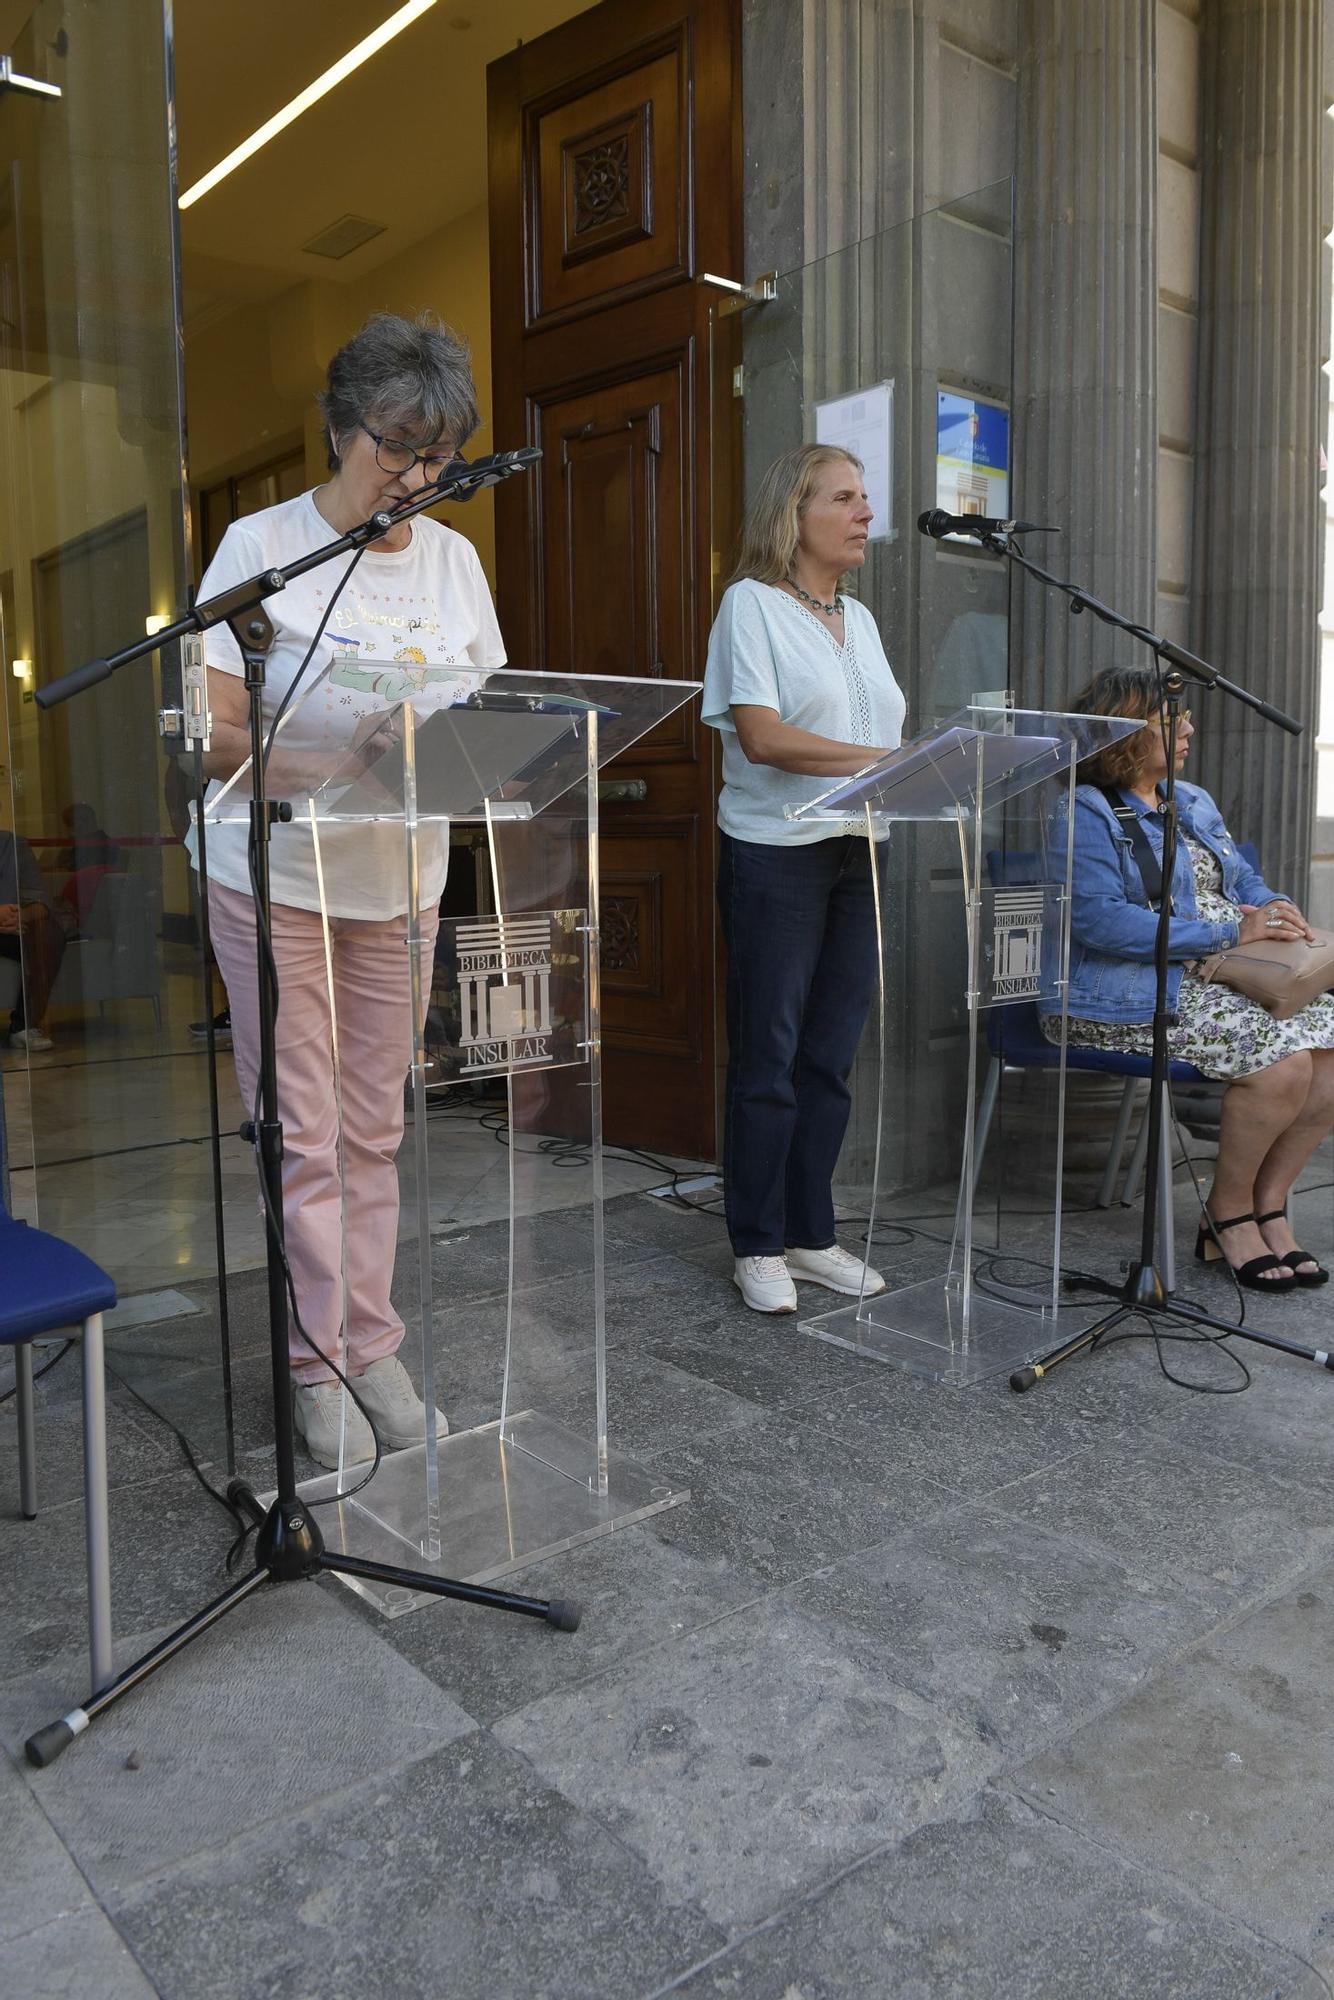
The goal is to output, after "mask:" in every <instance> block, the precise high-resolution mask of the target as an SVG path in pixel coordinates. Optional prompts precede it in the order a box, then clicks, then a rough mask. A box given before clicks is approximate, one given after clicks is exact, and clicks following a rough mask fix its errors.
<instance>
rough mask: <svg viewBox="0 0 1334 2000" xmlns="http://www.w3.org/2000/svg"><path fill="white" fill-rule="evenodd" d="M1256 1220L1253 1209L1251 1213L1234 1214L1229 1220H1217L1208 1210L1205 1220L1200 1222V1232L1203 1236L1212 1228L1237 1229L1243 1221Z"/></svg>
mask: <svg viewBox="0 0 1334 2000" xmlns="http://www.w3.org/2000/svg"><path fill="white" fill-rule="evenodd" d="M1255 1220H1256V1217H1255V1213H1254V1211H1253V1210H1252V1212H1251V1213H1250V1214H1249V1215H1234V1216H1232V1217H1231V1218H1230V1219H1229V1220H1228V1221H1227V1222H1215V1221H1214V1218H1213V1216H1212V1215H1210V1214H1209V1213H1208V1211H1207V1210H1206V1211H1205V1216H1204V1220H1203V1222H1201V1224H1200V1234H1201V1236H1203V1235H1205V1234H1206V1233H1207V1231H1209V1230H1210V1229H1236V1228H1238V1227H1239V1226H1240V1224H1242V1223H1243V1222H1254V1221H1255ZM1252 1261H1254V1260H1252Z"/></svg>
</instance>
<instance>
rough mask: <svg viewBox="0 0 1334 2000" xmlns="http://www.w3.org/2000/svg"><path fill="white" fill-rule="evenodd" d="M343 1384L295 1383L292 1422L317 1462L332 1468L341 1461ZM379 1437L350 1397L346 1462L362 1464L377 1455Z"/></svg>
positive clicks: (348, 1400)
mask: <svg viewBox="0 0 1334 2000" xmlns="http://www.w3.org/2000/svg"><path fill="white" fill-rule="evenodd" d="M342 1399H343V1385H342V1383H341V1382H306V1383H300V1382H294V1383H293V1385H292V1421H293V1423H294V1424H295V1425H296V1428H297V1429H298V1431H300V1433H301V1435H302V1437H303V1438H304V1439H305V1440H306V1450H307V1451H308V1452H309V1453H310V1455H311V1457H312V1458H313V1459H314V1461H315V1463H316V1465H323V1466H327V1467H328V1468H329V1470H330V1471H332V1470H333V1469H334V1468H335V1467H336V1466H337V1464H338V1439H339V1436H340V1434H341V1431H342V1425H343V1412H342ZM374 1456H375V1439H374V1438H373V1437H372V1436H371V1427H370V1425H369V1424H368V1423H367V1422H366V1419H365V1417H363V1416H362V1414H361V1411H360V1410H359V1409H358V1408H357V1406H356V1404H355V1403H354V1402H353V1400H352V1398H351V1397H350V1396H349V1397H348V1399H347V1451H346V1459H345V1462H346V1463H347V1464H348V1465H360V1464H361V1463H362V1461H363V1460H365V1459H368V1458H374Z"/></svg>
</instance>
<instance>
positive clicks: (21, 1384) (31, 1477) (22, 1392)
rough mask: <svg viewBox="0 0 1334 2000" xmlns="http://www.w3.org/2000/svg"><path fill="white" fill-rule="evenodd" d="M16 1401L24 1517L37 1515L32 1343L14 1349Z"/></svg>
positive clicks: (21, 1502)
mask: <svg viewBox="0 0 1334 2000" xmlns="http://www.w3.org/2000/svg"><path fill="white" fill-rule="evenodd" d="M14 1389H15V1396H14V1401H15V1403H16V1405H17V1408H18V1420H19V1512H20V1513H21V1514H22V1516H23V1518H24V1520H25V1521H35V1520H36V1519H37V1430H36V1425H35V1422H34V1419H33V1389H32V1345H31V1343H30V1342H29V1341H26V1340H25V1341H23V1342H22V1343H21V1344H20V1345H19V1346H18V1347H16V1348H15V1349H14Z"/></svg>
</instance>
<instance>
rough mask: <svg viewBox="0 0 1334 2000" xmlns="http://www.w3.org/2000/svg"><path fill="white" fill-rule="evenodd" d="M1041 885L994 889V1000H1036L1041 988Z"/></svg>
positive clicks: (1042, 895)
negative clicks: (1037, 887) (1038, 887)
mask: <svg viewBox="0 0 1334 2000" xmlns="http://www.w3.org/2000/svg"><path fill="white" fill-rule="evenodd" d="M1043 898H1044V892H1043V890H1041V889H997V891H996V893H995V899H994V901H993V903H992V922H993V924H994V926H995V928H994V932H993V936H992V948H991V967H992V970H991V991H992V998H993V999H995V1000H1036V999H1037V998H1038V995H1039V994H1040V993H1041V991H1042V905H1043Z"/></svg>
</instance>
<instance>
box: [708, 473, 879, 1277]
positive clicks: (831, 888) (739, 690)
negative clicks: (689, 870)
mask: <svg viewBox="0 0 1334 2000" xmlns="http://www.w3.org/2000/svg"><path fill="white" fill-rule="evenodd" d="M871 520H872V513H871V508H870V506H869V505H868V503H867V498H866V489H865V486H864V484H863V480H862V467H861V465H860V463H859V462H858V460H856V459H855V458H853V457H851V456H850V455H849V454H848V453H847V452H844V451H841V450H839V449H838V448H837V447H836V446H833V445H822V444H805V445H799V446H798V447H797V448H796V449H795V450H793V451H789V452H785V453H784V454H783V456H782V457H781V458H779V459H776V460H775V461H774V463H773V464H772V465H771V466H770V467H769V469H768V471H767V472H766V473H765V475H764V477H763V479H762V480H761V481H760V485H759V489H758V491H757V493H756V495H755V499H754V502H753V504H752V505H751V507H750V510H749V512H748V514H747V518H746V524H745V528H744V531H743V535H742V542H741V555H740V559H739V561H738V563H737V568H736V573H735V575H734V576H733V578H732V581H731V583H730V584H729V586H728V588H727V591H726V592H725V594H724V596H723V601H722V603H721V605H720V606H719V608H718V616H717V619H716V620H715V622H714V627H713V631H712V634H711V635H710V639H709V657H708V666H707V670H706V673H705V678H704V703H703V714H704V720H705V722H707V723H709V724H711V725H712V727H713V728H715V729H717V730H718V731H719V732H720V734H721V736H722V739H723V786H722V794H721V797H720V798H719V801H718V824H719V828H720V829H721V832H720V854H719V867H718V905H719V910H720V912H721V915H722V925H723V934H724V936H725V938H726V940H727V951H728V970H727V1032H728V1044H729V1051H728V1065H727V1100H726V1118H725V1128H724V1159H723V1179H724V1198H725V1206H726V1214H727V1226H728V1233H729V1235H730V1237H731V1241H732V1250H733V1254H734V1257H735V1260H736V1262H735V1267H734V1271H733V1282H734V1283H735V1284H736V1286H737V1287H738V1289H739V1290H740V1292H741V1295H742V1297H743V1298H744V1300H745V1301H746V1304H747V1305H748V1306H751V1307H753V1308H754V1309H755V1310H756V1311H757V1312H770V1313H786V1312H795V1310H796V1304H797V1295H796V1288H795V1284H794V1279H796V1280H800V1281H802V1282H806V1283H810V1284H816V1285H823V1286H825V1287H827V1288H828V1289H829V1290H831V1291H835V1292H844V1293H848V1294H851V1295H853V1296H856V1295H857V1294H859V1293H861V1292H862V1291H866V1292H875V1291H880V1290H882V1289H883V1283H884V1281H883V1279H882V1278H881V1277H880V1275H879V1273H878V1272H876V1271H871V1270H869V1269H867V1267H866V1266H865V1264H864V1263H863V1261H862V1259H861V1258H859V1257H855V1256H853V1255H852V1254H851V1253H850V1252H848V1251H846V1250H844V1249H842V1248H841V1247H840V1246H839V1244H838V1243H837V1242H836V1240H835V1236H834V1204H833V1193H832V1182H833V1176H834V1169H835V1166H836V1164H837V1161H838V1155H839V1150H840V1148H841V1146H842V1144H843V1135H844V1133H845V1132H846V1130H847V1123H848V1110H849V1105H850V1095H849V1091H848V1083H847V1079H848V1075H849V1072H850V1071H851V1068H852V1063H853V1058H854V1057H855V1055H856V1053H857V1043H858V1041H859V1039H860V1037H861V1031H862V1028H863V1026H864V1025H865V1021H866V1015H867V1012H868V1010H869V1007H870V1004H871V996H872V994H873V992H874V990H875V975H876V930H875V898H874V893H873V885H872V880H871V870H870V867H869V865H868V857H867V852H866V834H865V827H864V825H863V823H862V822H861V821H858V820H849V821H838V820H794V819H792V818H790V817H789V813H790V810H791V808H792V807H794V806H798V805H801V804H803V803H805V802H807V801H808V800H811V799H814V798H817V797H818V796H819V795H820V793H822V792H825V791H827V790H828V789H829V788H830V786H831V785H832V784H833V782H834V781H835V780H836V779H837V778H840V777H845V776H848V775H850V774H851V773H853V772H855V771H859V770H861V769H862V768H863V766H865V765H867V764H870V763H873V762H874V761H875V759H876V758H877V757H879V756H880V755H882V754H883V752H884V751H886V750H890V749H895V748H897V746H898V744H899V742H900V740H901V736H902V729H903V717H904V700H903V695H902V694H901V692H900V690H899V687H898V683H897V682H896V681H895V679H894V675H893V673H892V671H891V670H890V665H889V662H888V660H887V659H886V658H885V652H884V648H883V646H882V645H881V643H880V635H879V633H878V631H877V630H876V625H875V620H874V619H873V618H872V617H871V614H870V612H869V611H867V610H866V609H865V607H864V606H863V605H861V604H859V603H858V602H857V601H856V599H855V598H851V597H847V596H845V595H844V593H843V588H842V585H843V581H844V578H845V576H846V575H847V573H848V572H849V571H850V570H857V569H860V568H861V566H862V565H863V563H864V562H865V561H866V540H867V535H868V532H869V529H870V525H871Z"/></svg>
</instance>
